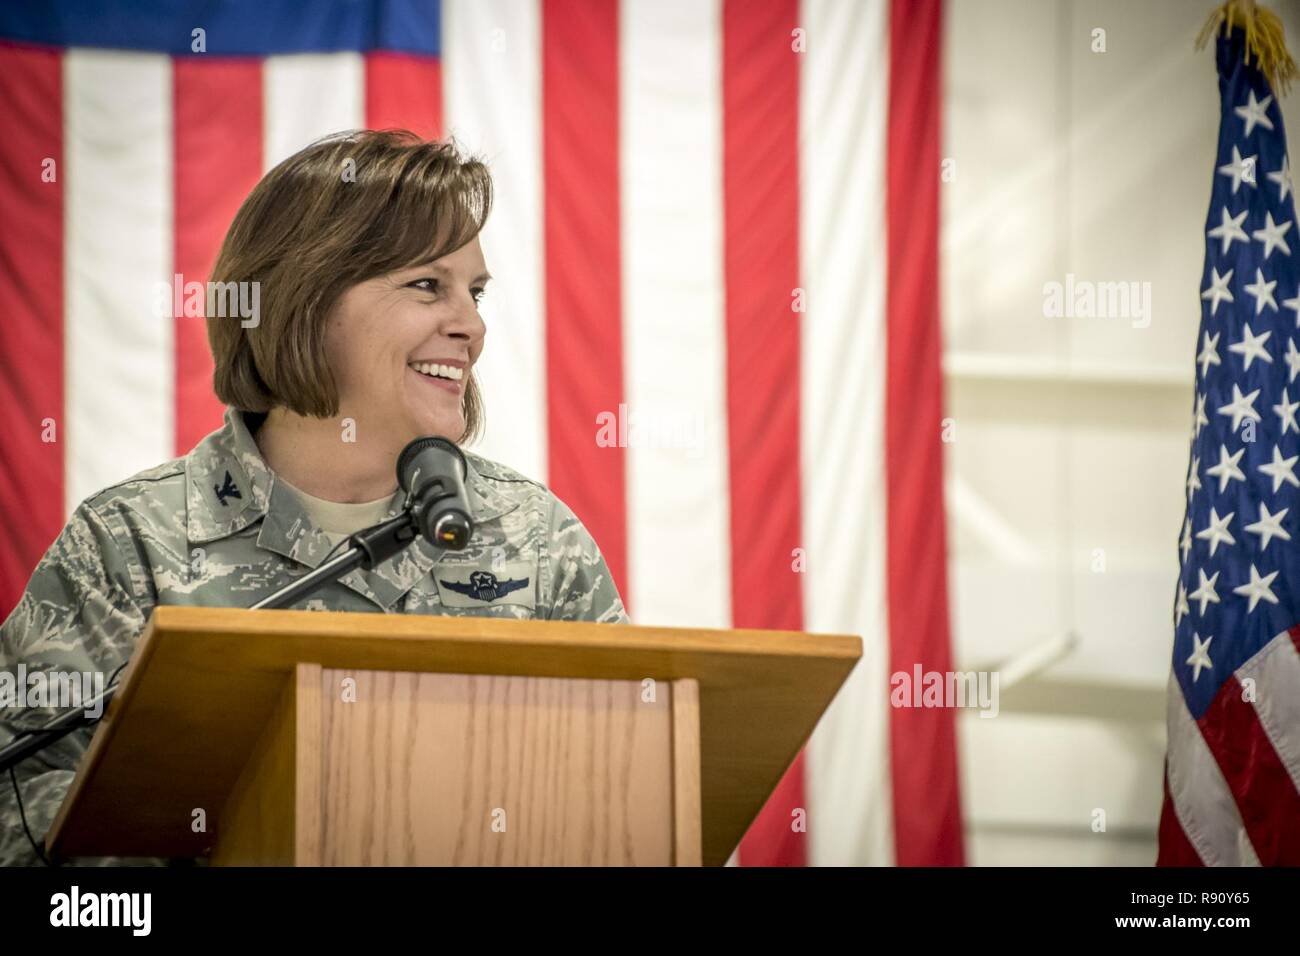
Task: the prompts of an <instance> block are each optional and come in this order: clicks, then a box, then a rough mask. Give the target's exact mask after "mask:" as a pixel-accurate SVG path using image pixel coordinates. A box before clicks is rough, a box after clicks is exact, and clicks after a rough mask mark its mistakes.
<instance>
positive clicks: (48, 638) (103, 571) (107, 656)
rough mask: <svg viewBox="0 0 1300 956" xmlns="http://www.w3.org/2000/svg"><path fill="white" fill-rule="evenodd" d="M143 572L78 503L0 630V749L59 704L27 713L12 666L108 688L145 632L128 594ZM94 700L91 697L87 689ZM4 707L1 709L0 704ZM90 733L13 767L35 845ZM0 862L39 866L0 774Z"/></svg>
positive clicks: (80, 732)
mask: <svg viewBox="0 0 1300 956" xmlns="http://www.w3.org/2000/svg"><path fill="white" fill-rule="evenodd" d="M133 571H135V573H136V577H135V578H134V580H137V581H138V580H139V574H140V573H142V572H141V571H140V569H139V568H138V567H135V568H133V567H132V565H131V564H129V563H128V561H127V560H126V559H125V558H124V557H123V552H122V550H121V549H119V548H118V546H117V544H116V542H115V541H114V538H113V535H112V534H111V532H110V531H109V529H108V526H107V524H106V523H105V522H104V520H103V519H102V518H101V517H100V516H99V515H98V514H97V513H96V512H95V511H94V510H93V509H91V508H90V507H89V506H88V505H86V504H83V505H82V506H81V507H79V508H78V509H77V511H76V512H75V513H74V514H73V516H72V518H71V520H70V521H69V522H68V524H67V526H66V527H65V528H64V529H63V531H62V532H61V533H60V534H59V537H58V538H57V539H56V540H55V542H54V544H53V545H51V546H50V549H49V551H47V552H46V553H45V556H44V557H43V558H42V559H41V562H40V564H38V565H37V567H36V571H35V572H34V573H33V574H32V578H31V580H30V581H29V582H28V584H27V589H26V590H25V591H24V592H23V595H22V597H21V598H20V599H19V601H18V606H17V607H15V608H14V610H13V613H11V614H10V615H9V617H8V619H6V620H5V622H4V624H3V626H0V672H3V673H5V674H8V675H11V676H9V677H5V678H3V679H4V680H5V681H6V683H9V685H10V687H11V688H12V689H13V690H14V691H15V692H16V694H17V695H18V696H17V700H16V701H13V702H12V703H14V706H7V707H4V708H2V709H0V746H3V745H5V744H8V743H9V741H11V740H12V739H13V738H14V737H15V736H17V734H18V733H19V731H20V729H21V728H22V727H24V726H27V727H30V726H32V725H37V724H41V723H44V722H45V721H47V720H49V719H50V718H51V717H54V716H56V715H57V714H59V713H61V712H63V711H62V709H61V708H59V707H27V706H26V704H27V702H28V699H27V694H26V690H27V684H29V683H30V679H29V680H27V681H24V683H23V685H17V684H16V682H17V679H18V676H19V671H18V665H20V664H23V665H25V666H26V669H25V673H26V674H27V675H30V674H32V673H33V672H35V671H50V670H55V671H60V672H70V673H73V674H82V673H86V672H89V673H91V674H92V680H93V681H95V682H96V684H97V683H98V681H99V680H100V679H101V678H96V677H93V675H94V674H102V675H103V676H102V681H103V686H107V685H108V682H109V679H110V678H111V677H112V676H113V673H114V671H116V670H117V669H118V667H119V666H120V665H121V664H122V663H123V662H124V661H126V660H127V659H128V658H129V657H130V655H131V651H132V649H133V647H134V646H135V641H136V638H137V637H138V636H139V633H140V631H141V629H142V628H143V627H144V614H143V611H142V610H141V607H140V604H139V602H138V601H137V600H136V598H135V596H134V594H133V588H132V580H133V576H132V572H133ZM92 693H93V692H92ZM7 703H9V702H7ZM92 733H93V728H84V729H81V730H76V731H73V732H72V733H70V734H68V735H67V736H65V737H64V738H63V739H61V740H59V741H58V742H56V743H54V744H52V745H50V746H49V747H47V748H45V749H44V750H42V751H40V752H39V753H37V754H34V755H32V756H31V757H28V758H27V759H26V760H24V761H23V762H22V763H21V764H19V765H18V766H17V767H16V768H14V769H15V772H16V774H17V778H18V785H19V788H20V789H21V793H22V807H23V810H24V811H25V813H26V817H27V825H28V827H29V828H30V830H31V833H32V836H33V837H35V839H36V840H37V842H40V841H42V840H43V839H44V835H45V833H46V831H47V830H48V829H49V827H50V824H51V823H53V821H54V817H55V815H56V813H57V812H58V809H59V806H60V804H61V803H62V802H63V798H64V796H65V795H66V794H67V791H68V787H69V785H70V784H71V783H72V778H73V775H74V771H75V769H76V767H77V764H78V763H79V762H80V760H81V758H82V756H83V755H84V754H85V752H86V748H87V747H88V746H89V744H90V739H91V736H92ZM0 776H2V777H3V779H0V865H5V866H15V865H17V866H22V865H33V864H36V863H38V862H39V860H38V858H37V856H36V852H35V851H34V850H33V848H32V845H31V843H30V842H29V841H28V839H27V836H26V834H25V833H24V831H23V825H22V821H21V817H20V816H19V811H18V804H17V801H16V800H15V796H14V788H13V782H12V780H11V779H10V777H9V774H8V773H7V772H6V773H4V774H3V775H0Z"/></svg>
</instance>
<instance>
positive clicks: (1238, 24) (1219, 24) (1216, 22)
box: [1196, 0, 1297, 93]
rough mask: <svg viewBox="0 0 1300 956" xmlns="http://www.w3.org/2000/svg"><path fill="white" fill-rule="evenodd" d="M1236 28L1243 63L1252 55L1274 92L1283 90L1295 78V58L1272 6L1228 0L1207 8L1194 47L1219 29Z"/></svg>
mask: <svg viewBox="0 0 1300 956" xmlns="http://www.w3.org/2000/svg"><path fill="white" fill-rule="evenodd" d="M1234 28H1240V29H1241V30H1243V31H1244V32H1245V34H1246V57H1245V59H1246V63H1247V64H1250V63H1251V61H1252V59H1253V61H1254V65H1255V67H1256V69H1258V70H1259V71H1260V72H1261V73H1263V74H1264V77H1265V78H1266V79H1267V80H1268V85H1269V86H1271V87H1272V88H1273V90H1274V92H1277V93H1285V92H1286V91H1287V89H1288V88H1289V87H1290V85H1291V81H1292V80H1293V79H1295V78H1296V75H1297V70H1296V64H1295V60H1293V59H1291V54H1290V53H1289V52H1288V51H1287V48H1286V33H1285V31H1284V30H1283V29H1282V21H1281V20H1280V19H1279V18H1278V15H1277V14H1276V13H1274V12H1273V11H1272V10H1268V9H1265V8H1262V7H1257V6H1256V5H1255V0H1228V2H1227V3H1224V4H1223V5H1221V6H1219V7H1216V8H1215V9H1214V11H1213V12H1211V14H1210V16H1209V19H1207V20H1206V21H1205V26H1203V27H1201V32H1200V35H1199V36H1198V37H1197V38H1196V49H1198V50H1200V49H1202V48H1204V46H1205V44H1206V43H1208V42H1209V40H1210V38H1211V37H1213V36H1214V35H1215V34H1216V33H1218V32H1219V31H1220V30H1222V31H1223V32H1224V34H1230V33H1232V31H1233V29H1234Z"/></svg>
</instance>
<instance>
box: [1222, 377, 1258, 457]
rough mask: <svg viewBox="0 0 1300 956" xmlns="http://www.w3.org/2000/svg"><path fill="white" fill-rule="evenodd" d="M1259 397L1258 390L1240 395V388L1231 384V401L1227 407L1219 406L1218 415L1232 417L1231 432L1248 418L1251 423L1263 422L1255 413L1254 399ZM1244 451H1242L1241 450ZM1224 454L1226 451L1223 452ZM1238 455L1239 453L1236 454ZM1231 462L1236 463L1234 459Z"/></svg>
mask: <svg viewBox="0 0 1300 956" xmlns="http://www.w3.org/2000/svg"><path fill="white" fill-rule="evenodd" d="M1258 397H1259V389H1255V390H1254V391H1253V392H1251V393H1250V394H1249V395H1242V394H1241V386H1239V385H1238V384H1237V383H1236V382H1233V383H1232V401H1231V402H1229V403H1228V404H1227V405H1220V406H1219V414H1220V415H1231V416H1232V430H1233V431H1234V432H1235V431H1236V430H1237V429H1238V428H1239V427H1241V420H1242V419H1243V418H1249V419H1250V420H1251V421H1253V422H1258V421H1263V416H1262V415H1260V413H1259V412H1257V411H1255V399H1256V398H1258ZM1243 450H1244V449H1243ZM1224 451H1225V453H1226V451H1227V449H1225V450H1224ZM1237 454H1238V455H1240V454H1241V452H1238V453H1237ZM1233 461H1236V459H1235V458H1234V459H1233Z"/></svg>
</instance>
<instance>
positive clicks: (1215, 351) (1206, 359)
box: [1196, 273, 1231, 378]
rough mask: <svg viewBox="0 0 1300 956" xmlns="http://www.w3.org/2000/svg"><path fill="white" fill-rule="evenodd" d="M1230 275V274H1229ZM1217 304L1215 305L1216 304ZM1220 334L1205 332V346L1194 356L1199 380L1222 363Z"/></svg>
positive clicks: (1212, 309) (1211, 310) (1212, 308)
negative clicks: (1199, 371)
mask: <svg viewBox="0 0 1300 956" xmlns="http://www.w3.org/2000/svg"><path fill="white" fill-rule="evenodd" d="M1229 275H1231V273H1229ZM1216 304H1217V303H1216ZM1210 312H1211V313H1213V312H1214V307H1213V306H1211V307H1210ZM1221 334H1222V333H1220V332H1215V333H1214V335H1213V336H1211V335H1210V333H1209V332H1205V333H1204V335H1205V344H1204V345H1202V346H1201V354H1200V355H1198V356H1196V361H1197V363H1198V364H1199V365H1200V366H1201V378H1205V376H1206V375H1208V374H1209V373H1210V366H1211V365H1220V364H1222V361H1221V360H1220V358H1219V336H1220V335H1221Z"/></svg>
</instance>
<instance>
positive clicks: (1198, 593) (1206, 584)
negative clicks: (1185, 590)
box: [1187, 568, 1219, 616]
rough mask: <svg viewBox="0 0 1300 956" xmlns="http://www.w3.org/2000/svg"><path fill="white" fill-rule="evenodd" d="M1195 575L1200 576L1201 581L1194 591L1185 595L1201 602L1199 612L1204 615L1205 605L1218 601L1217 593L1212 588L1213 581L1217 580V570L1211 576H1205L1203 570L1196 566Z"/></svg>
mask: <svg viewBox="0 0 1300 956" xmlns="http://www.w3.org/2000/svg"><path fill="white" fill-rule="evenodd" d="M1196 576H1197V577H1198V578H1200V581H1201V583H1200V585H1199V586H1198V587H1197V589H1196V590H1195V591H1193V592H1192V593H1191V594H1189V595H1187V596H1188V597H1189V598H1191V599H1192V600H1193V601H1200V602H1201V609H1200V614H1201V615H1202V616H1204V614H1205V605H1207V604H1218V603H1219V594H1218V592H1217V591H1215V590H1214V582H1215V581H1217V580H1219V572H1218V571H1215V572H1214V574H1213V576H1211V577H1208V578H1207V577H1206V576H1205V571H1204V570H1203V569H1202V568H1197V569H1196Z"/></svg>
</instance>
